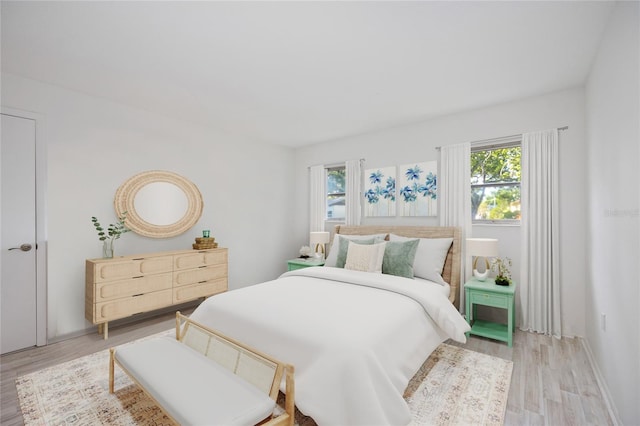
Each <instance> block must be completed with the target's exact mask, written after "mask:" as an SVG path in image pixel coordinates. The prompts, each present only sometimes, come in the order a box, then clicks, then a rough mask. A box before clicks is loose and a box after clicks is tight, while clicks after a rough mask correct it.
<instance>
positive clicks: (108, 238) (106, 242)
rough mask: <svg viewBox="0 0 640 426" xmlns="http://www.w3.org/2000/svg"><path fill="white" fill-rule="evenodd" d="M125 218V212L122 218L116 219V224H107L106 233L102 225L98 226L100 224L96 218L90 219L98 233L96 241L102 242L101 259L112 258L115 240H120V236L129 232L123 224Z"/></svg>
mask: <svg viewBox="0 0 640 426" xmlns="http://www.w3.org/2000/svg"><path fill="white" fill-rule="evenodd" d="M126 217H127V212H124V213H122V216H121V217H119V218H118V222H117V223H110V224H109V226H108V227H107V229H106V232H105V229H104V228H103V227H102V225H100V222H98V218H96V217H95V216H92V217H91V222H93V226H94V227H95V228H96V231H98V239H99V240H100V241H102V257H107V258H111V257H113V253H114V246H113V243H114V242H115V240H117V239H118V238H120V236H121V235H122V234H124V233H127V232H129V231H130V229H129V228H127V226H126V225H125V224H124V221H125V219H126Z"/></svg>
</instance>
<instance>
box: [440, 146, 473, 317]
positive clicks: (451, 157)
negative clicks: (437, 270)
mask: <svg viewBox="0 0 640 426" xmlns="http://www.w3.org/2000/svg"><path fill="white" fill-rule="evenodd" d="M438 199H439V200H440V205H439V207H438V209H439V212H440V226H457V227H459V228H461V230H462V235H461V236H462V261H461V262H460V280H461V281H462V282H463V283H464V282H466V281H467V280H468V279H469V277H468V276H467V275H468V274H469V273H470V271H471V259H468V256H467V255H466V248H465V245H466V241H467V237H469V236H470V235H471V144H470V143H468V142H467V143H462V144H457V145H449V146H443V147H441V148H440V173H439V175H438ZM459 297H460V299H459V300H460V311H461V312H462V311H463V309H464V306H465V301H464V286H463V285H461V286H460V295H459Z"/></svg>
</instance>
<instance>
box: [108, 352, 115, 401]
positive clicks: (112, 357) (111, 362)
mask: <svg viewBox="0 0 640 426" xmlns="http://www.w3.org/2000/svg"><path fill="white" fill-rule="evenodd" d="M114 364H115V350H114V349H113V348H111V349H109V393H113V381H114V377H113V376H114V367H115V366H114Z"/></svg>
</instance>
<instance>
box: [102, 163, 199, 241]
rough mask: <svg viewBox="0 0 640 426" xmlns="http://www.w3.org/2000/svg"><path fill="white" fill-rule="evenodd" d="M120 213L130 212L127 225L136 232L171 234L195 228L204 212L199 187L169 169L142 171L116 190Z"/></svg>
mask: <svg viewBox="0 0 640 426" xmlns="http://www.w3.org/2000/svg"><path fill="white" fill-rule="evenodd" d="M113 203H114V207H115V209H116V213H117V214H118V216H122V213H123V212H128V213H127V226H128V227H129V228H130V229H131V230H132V231H133V232H135V233H136V234H139V235H142V236H145V237H151V238H169V237H175V236H176V235H181V234H183V233H185V232H186V231H188V230H189V229H191V228H192V227H193V226H194V225H195V224H196V223H197V222H198V220H200V216H202V209H203V202H202V195H201V194H200V191H199V190H198V187H197V186H196V185H195V184H194V183H193V182H191V181H190V180H189V179H187V178H185V177H183V176H180V175H179V174H176V173H173V172H169V171H166V170H151V171H147V172H142V173H138V174H137V175H135V176H133V177H131V178H129V179H127V181H125V182H124V183H123V184H122V185H121V186H120V187H119V188H118V190H117V191H116V195H115V199H114V202H113Z"/></svg>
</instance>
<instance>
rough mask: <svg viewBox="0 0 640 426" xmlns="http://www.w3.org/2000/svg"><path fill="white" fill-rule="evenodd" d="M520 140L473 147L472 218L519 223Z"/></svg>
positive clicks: (491, 221)
mask: <svg viewBox="0 0 640 426" xmlns="http://www.w3.org/2000/svg"><path fill="white" fill-rule="evenodd" d="M520 155H521V147H520V141H519V140H518V141H517V142H511V143H505V144H502V145H493V146H491V147H487V146H484V147H477V148H473V147H472V148H471V218H472V220H473V222H475V223H483V222H488V223H509V222H519V221H520V170H521V166H520Z"/></svg>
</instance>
